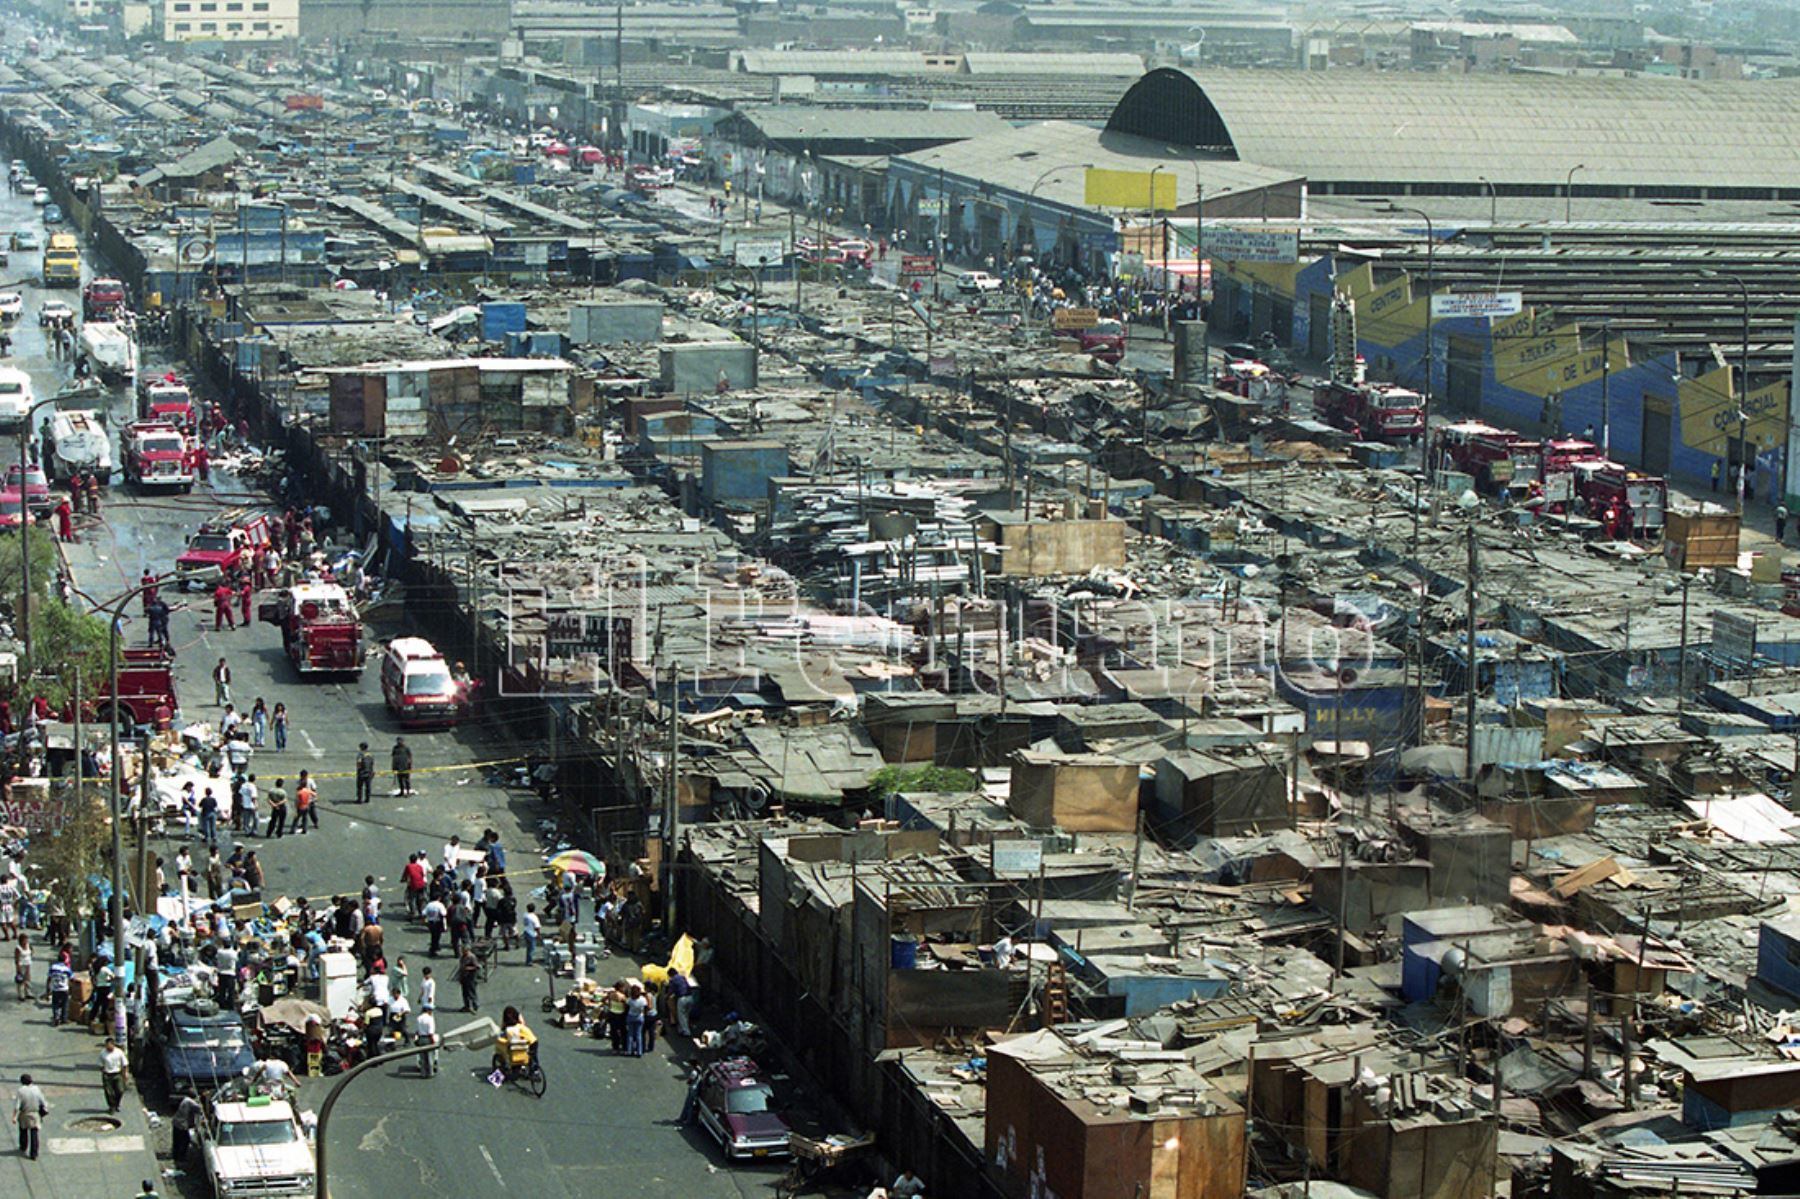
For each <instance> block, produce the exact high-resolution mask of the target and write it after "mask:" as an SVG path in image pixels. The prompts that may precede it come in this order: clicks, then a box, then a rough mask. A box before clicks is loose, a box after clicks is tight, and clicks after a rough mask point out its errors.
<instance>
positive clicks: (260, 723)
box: [250, 695, 269, 749]
mask: <svg viewBox="0 0 1800 1199" xmlns="http://www.w3.org/2000/svg"><path fill="white" fill-rule="evenodd" d="M268 731H269V709H268V706H267V705H265V704H264V703H263V697H262V696H260V695H259V696H257V697H256V703H255V705H254V706H253V707H251V709H250V744H251V745H253V746H255V747H256V748H257V749H261V748H262V747H263V739H264V737H265V736H266V735H267V734H268Z"/></svg>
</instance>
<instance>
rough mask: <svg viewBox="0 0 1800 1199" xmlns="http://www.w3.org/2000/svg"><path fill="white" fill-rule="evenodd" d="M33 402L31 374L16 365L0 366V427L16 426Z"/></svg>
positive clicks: (11, 427) (12, 427)
mask: <svg viewBox="0 0 1800 1199" xmlns="http://www.w3.org/2000/svg"><path fill="white" fill-rule="evenodd" d="M35 403H37V397H36V396H35V395H34V394H33V393H32V390H31V376H30V375H28V374H26V373H25V372H24V371H22V370H20V369H19V368H18V367H16V366H0V428H7V429H16V428H18V427H19V422H20V421H22V420H24V419H25V415H26V413H28V412H30V411H31V406H32V405H33V404H35Z"/></svg>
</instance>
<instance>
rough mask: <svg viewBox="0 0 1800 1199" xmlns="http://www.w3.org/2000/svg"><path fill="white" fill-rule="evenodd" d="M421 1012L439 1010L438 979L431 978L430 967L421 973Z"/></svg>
mask: <svg viewBox="0 0 1800 1199" xmlns="http://www.w3.org/2000/svg"><path fill="white" fill-rule="evenodd" d="M419 1010H420V1011H421V1012H434V1011H436V1010H437V979H435V978H433V977H432V976H431V967H430V966H427V967H425V969H423V970H421V971H420V972H419Z"/></svg>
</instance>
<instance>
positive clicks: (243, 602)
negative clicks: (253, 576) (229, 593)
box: [237, 576, 255, 628]
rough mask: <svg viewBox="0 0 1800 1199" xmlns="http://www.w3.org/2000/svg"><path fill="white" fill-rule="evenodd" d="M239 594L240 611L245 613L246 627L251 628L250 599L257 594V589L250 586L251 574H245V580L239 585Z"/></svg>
mask: <svg viewBox="0 0 1800 1199" xmlns="http://www.w3.org/2000/svg"><path fill="white" fill-rule="evenodd" d="M237 594H238V611H239V612H241V613H242V614H243V617H244V627H245V628H249V627H250V600H251V598H252V597H253V596H254V595H255V589H254V588H252V587H251V586H250V579H249V576H245V578H244V581H243V582H242V583H240V584H239V585H238V593H237Z"/></svg>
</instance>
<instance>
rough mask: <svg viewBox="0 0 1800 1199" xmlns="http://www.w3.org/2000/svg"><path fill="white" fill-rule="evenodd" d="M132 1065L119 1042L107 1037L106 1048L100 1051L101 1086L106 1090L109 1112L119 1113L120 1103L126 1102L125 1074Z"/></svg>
mask: <svg viewBox="0 0 1800 1199" xmlns="http://www.w3.org/2000/svg"><path fill="white" fill-rule="evenodd" d="M130 1065H131V1063H130V1062H129V1061H128V1060H127V1058H126V1056H125V1051H124V1050H123V1049H120V1048H119V1043H118V1042H117V1041H115V1040H113V1039H112V1038H111V1037H108V1038H106V1048H104V1049H102V1050H101V1051H100V1088H101V1090H103V1091H105V1092H106V1110H107V1111H109V1112H114V1113H117V1112H118V1110H119V1105H120V1104H122V1103H124V1102H125V1076H126V1071H127V1070H128V1069H129V1068H130Z"/></svg>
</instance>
